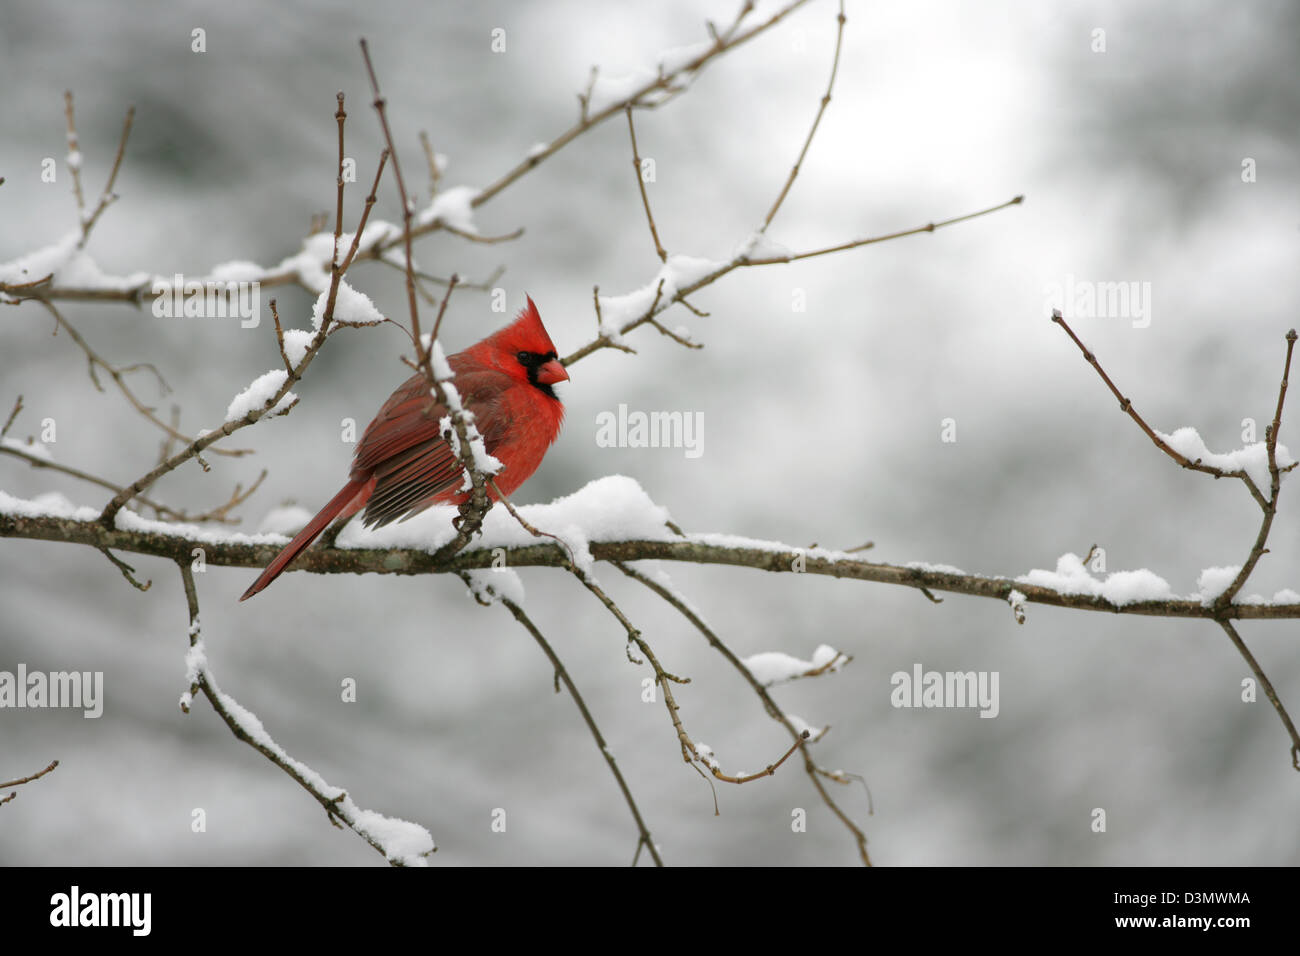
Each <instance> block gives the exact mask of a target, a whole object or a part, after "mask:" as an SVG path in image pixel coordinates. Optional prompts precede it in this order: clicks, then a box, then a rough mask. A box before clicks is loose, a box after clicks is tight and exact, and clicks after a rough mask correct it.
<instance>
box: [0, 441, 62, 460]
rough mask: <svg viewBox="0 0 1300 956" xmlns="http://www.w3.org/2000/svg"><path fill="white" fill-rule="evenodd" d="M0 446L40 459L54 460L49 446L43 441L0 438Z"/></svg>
mask: <svg viewBox="0 0 1300 956" xmlns="http://www.w3.org/2000/svg"><path fill="white" fill-rule="evenodd" d="M0 448H13V449H16V450H17V451H21V452H23V453H24V454H27V455H29V456H31V457H32V458H39V459H41V461H53V460H54V455H53V454H51V452H50V446H49V445H47V444H45V443H44V442H39V441H34V442H25V441H18V440H17V439H15V438H0Z"/></svg>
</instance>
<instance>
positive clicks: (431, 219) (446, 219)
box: [415, 186, 479, 234]
mask: <svg viewBox="0 0 1300 956" xmlns="http://www.w3.org/2000/svg"><path fill="white" fill-rule="evenodd" d="M478 194H479V190H478V189H476V188H474V187H473V186H453V187H451V188H450V189H444V190H443V191H442V192H440V193H438V195H436V196H434V197H433V201H432V202H431V203H429V205H428V206H426V207H425V209H424V210H423V211H422V212H421V213H420V214H419V215H418V216H417V217H416V219H415V225H417V226H428V225H431V224H432V223H435V222H439V221H441V222H442V223H443V224H444V225H448V226H451V227H452V228H453V229H459V230H460V231H461V232H472V233H475V234H477V233H478V227H477V226H476V225H474V206H473V202H474V198H475V197H476V196H477V195H478Z"/></svg>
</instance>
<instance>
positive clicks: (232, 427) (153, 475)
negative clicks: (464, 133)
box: [44, 93, 388, 527]
mask: <svg viewBox="0 0 1300 956" xmlns="http://www.w3.org/2000/svg"><path fill="white" fill-rule="evenodd" d="M338 102H339V108H338V111H337V112H336V113H335V118H336V120H337V122H338V124H339V136H340V143H341V142H342V136H343V124H344V121H345V120H346V117H347V114H346V112H344V110H343V95H342V94H341V93H340V94H339V96H338ZM387 158H388V153H387V152H384V153H381V154H380V157H379V164H378V167H377V169H376V172H375V179H374V184H373V185H372V187H371V190H370V195H369V196H367V197H366V202H365V206H364V207H363V208H362V210H361V217H360V219H359V221H358V223H357V229H356V234H355V236H354V237H353V240H352V246H351V248H350V249H349V250H348V254H347V257H346V258H345V259H344V260H343V261H342V262H341V263H340V262H338V261H337V260H338V242H337V239H338V237H340V236H341V234H342V222H341V220H340V221H337V222H336V223H335V227H334V235H335V238H336V241H335V244H334V256H333V261H332V262H331V268H330V282H329V288H328V289H327V290H326V292H325V293H324V298H325V303H324V308H323V309H322V314H321V321H320V326H319V328H317V330H316V333H315V335H313V336H312V338H311V340H310V342H308V343H307V345H306V347H305V349H304V350H303V355H302V358H301V359H300V360H299V361H298V362H297V363H296V364H293V365H292V367H291V368H289V369H288V370H287V371H286V372H285V374H284V378H283V380H282V381H281V383H280V385H279V387H278V388H277V389H275V391H274V393H273V394H272V395H271V396H270V397H268V398H267V399H266V400H265V402H263V404H262V406H261V407H260V408H251V409H249V410H248V411H247V412H245V413H244V414H243V415H242V416H240V417H238V418H235V419H233V420H227V421H225V422H223V423H222V425H221V427H220V428H216V429H213V430H211V431H208V432H206V433H205V434H203V435H202V436H200V437H199V438H196V439H194V440H192V441H189V443H188V444H186V445H185V446H184V447H182V448H181V450H180V451H178V452H177V453H176V454H174V455H172V456H171V457H170V458H168V459H166V460H165V461H162V462H159V463H158V465H156V466H155V467H154V468H153V469H151V470H150V471H149V472H148V474H146V475H144V476H142V477H140V478H138V479H136V481H135V482H134V483H132V484H131V485H130V486H129V487H127V488H124V489H123V490H122V491H121V492H120V493H118V494H117V495H116V496H115V497H114V498H113V500H112V501H110V502H109V503H108V505H107V506H106V507H105V508H104V510H103V512H102V513H101V514H100V519H99V520H100V522H101V523H102V524H103V525H104V526H105V527H111V526H112V524H113V521H114V518H115V516H116V515H117V513H118V511H120V510H121V509H122V507H123V506H124V505H125V504H126V503H127V502H128V501H130V500H131V498H133V497H135V496H136V495H138V494H139V493H140V492H141V491H143V490H144V489H146V488H148V487H150V486H151V485H152V484H153V483H154V482H155V481H157V480H158V479H159V478H161V477H162V476H163V475H165V474H167V473H169V472H171V471H173V470H175V469H176V468H179V467H180V466H181V465H182V464H184V463H185V462H187V461H189V460H190V459H191V458H198V456H199V453H200V452H202V451H203V450H204V449H206V448H207V447H208V446H210V445H212V444H214V443H216V442H218V441H220V440H221V439H223V438H225V437H226V436H228V435H230V434H232V433H234V432H236V431H238V430H239V429H241V428H244V427H246V426H248V425H251V424H253V423H254V422H257V421H259V420H260V419H261V418H262V417H263V416H265V415H268V414H273V415H284V414H287V413H288V412H289V411H290V409H292V408H293V407H294V405H296V404H297V402H298V399H297V398H296V397H294V398H290V393H291V390H292V389H293V386H294V385H295V384H297V383H298V382H299V381H300V380H301V379H302V376H303V374H304V373H305V372H306V370H307V367H308V366H309V365H310V364H311V363H312V360H313V359H315V357H316V355H317V353H318V352H319V351H320V349H321V346H323V345H324V344H325V337H326V336H327V335H328V334H329V331H330V325H331V323H332V322H333V320H334V309H335V307H336V304H337V302H338V292H339V286H340V285H341V284H342V281H343V276H344V274H345V273H346V272H347V270H348V268H349V267H350V266H351V265H352V263H353V261H355V258H356V256H357V250H358V247H359V244H360V242H361V235H362V233H363V232H364V231H365V228H366V222H367V220H368V219H369V218H370V211H371V209H373V208H374V204H375V199H374V196H375V191H376V189H377V188H378V185H379V179H380V177H381V176H382V175H383V171H384V164H385V162H386V160H387ZM341 164H342V146H341V145H340V169H339V178H340V180H341V179H342V178H343V173H342V165H341ZM342 212H343V206H342V203H341V202H340V203H339V205H338V208H337V213H336V215H338V216H342ZM44 305H45V306H46V308H50V309H52V308H53V306H52V305H51V304H50V303H48V302H46V303H44ZM277 338H278V340H279V344H280V348H281V354H282V355H283V354H284V352H283V348H284V335H283V331H281V332H278V333H277ZM282 403H284V404H282ZM199 463H200V464H201V465H203V466H204V470H207V466H206V464H204V463H203V460H202V459H201V458H199Z"/></svg>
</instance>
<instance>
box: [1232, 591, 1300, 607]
mask: <svg viewBox="0 0 1300 956" xmlns="http://www.w3.org/2000/svg"><path fill="white" fill-rule="evenodd" d="M1232 603H1233V604H1300V592H1297V591H1293V590H1291V589H1290V588H1283V589H1282V590H1280V591H1276V592H1274V594H1273V596H1272V597H1271V598H1266V597H1264V595H1262V594H1252V595H1250V596H1249V597H1241V596H1240V595H1238V596H1237V598H1236V600H1234V601H1233V602H1232Z"/></svg>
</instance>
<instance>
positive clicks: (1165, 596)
mask: <svg viewBox="0 0 1300 956" xmlns="http://www.w3.org/2000/svg"><path fill="white" fill-rule="evenodd" d="M1016 582H1017V583H1020V584H1031V585H1034V586H1036V587H1043V588H1048V589H1050V590H1053V591H1056V592H1058V593H1060V594H1080V595H1086V596H1089V597H1100V598H1104V599H1105V600H1107V601H1109V602H1110V603H1111V604H1114V605H1115V606H1117V607H1124V606H1126V605H1129V604H1136V603H1138V602H1140V601H1174V600H1178V598H1177V596H1176V595H1175V594H1174V593H1173V591H1172V590H1170V588H1169V584H1168V583H1167V582H1166V581H1165V580H1164V578H1161V577H1160V576H1159V575H1157V574H1155V573H1154V572H1151V571H1148V570H1146V569H1145V568H1143V569H1140V570H1137V571H1116V572H1114V573H1113V574H1110V575H1108V576H1107V577H1106V580H1105V581H1099V580H1098V579H1097V578H1094V577H1093V576H1092V575H1091V574H1089V573H1088V569H1087V568H1085V567H1084V564H1083V560H1082V559H1081V558H1080V557H1079V556H1078V555H1077V554H1072V553H1071V554H1065V555H1062V556H1061V557H1060V558H1058V559H1057V561H1056V570H1055V571H1043V570H1040V569H1035V570H1033V571H1030V572H1029V573H1028V574H1024V575H1021V576H1020V577H1018V578H1016Z"/></svg>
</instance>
